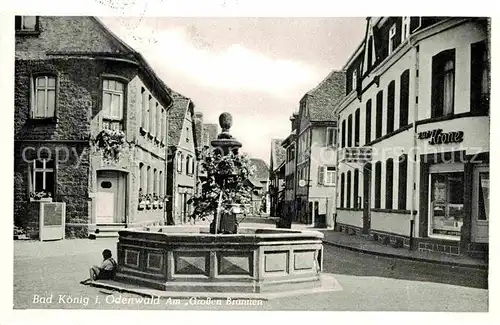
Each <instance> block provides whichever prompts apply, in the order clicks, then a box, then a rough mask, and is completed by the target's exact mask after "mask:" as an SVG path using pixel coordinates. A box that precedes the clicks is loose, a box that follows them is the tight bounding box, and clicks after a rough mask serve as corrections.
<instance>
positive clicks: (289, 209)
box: [281, 113, 298, 221]
mask: <svg viewBox="0 0 500 325" xmlns="http://www.w3.org/2000/svg"><path fill="white" fill-rule="evenodd" d="M297 117H298V115H297V113H294V114H293V115H292V116H291V117H290V122H291V132H290V134H289V135H288V137H286V138H285V140H283V143H282V144H281V146H282V147H283V148H284V149H285V150H286V159H285V201H284V204H283V207H284V210H285V214H291V215H292V216H293V221H297V213H296V211H297V206H298V205H297V201H296V199H295V188H296V176H295V167H296V160H295V148H296V145H295V139H296V135H297V123H298V119H297Z"/></svg>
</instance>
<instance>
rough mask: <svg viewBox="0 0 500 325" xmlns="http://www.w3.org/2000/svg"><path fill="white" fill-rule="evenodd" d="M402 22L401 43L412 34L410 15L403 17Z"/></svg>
mask: <svg viewBox="0 0 500 325" xmlns="http://www.w3.org/2000/svg"><path fill="white" fill-rule="evenodd" d="M402 22H403V23H402V29H403V30H402V32H401V43H403V41H404V40H405V39H407V38H408V37H409V36H410V17H409V16H407V17H403V19H402Z"/></svg>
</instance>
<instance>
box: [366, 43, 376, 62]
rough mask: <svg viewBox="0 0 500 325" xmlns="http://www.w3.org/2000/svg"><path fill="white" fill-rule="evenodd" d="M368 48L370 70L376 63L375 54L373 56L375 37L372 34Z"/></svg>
mask: <svg viewBox="0 0 500 325" xmlns="http://www.w3.org/2000/svg"><path fill="white" fill-rule="evenodd" d="M366 50H367V52H368V53H367V55H368V57H367V60H368V64H367V66H368V70H370V69H371V67H372V66H373V64H374V63H375V62H374V56H373V38H372V37H371V36H370V38H369V40H368V47H367V48H366Z"/></svg>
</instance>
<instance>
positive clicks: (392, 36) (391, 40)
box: [389, 24, 396, 55]
mask: <svg viewBox="0 0 500 325" xmlns="http://www.w3.org/2000/svg"><path fill="white" fill-rule="evenodd" d="M395 40H396V24H394V25H392V27H391V29H389V55H391V53H392V52H393V51H394V49H395V46H394V43H395Z"/></svg>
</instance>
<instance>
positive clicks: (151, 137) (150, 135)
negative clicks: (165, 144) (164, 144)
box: [148, 132, 154, 140]
mask: <svg viewBox="0 0 500 325" xmlns="http://www.w3.org/2000/svg"><path fill="white" fill-rule="evenodd" d="M148 138H149V139H150V140H153V139H154V135H153V134H152V133H151V132H149V133H148Z"/></svg>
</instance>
